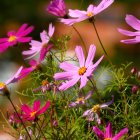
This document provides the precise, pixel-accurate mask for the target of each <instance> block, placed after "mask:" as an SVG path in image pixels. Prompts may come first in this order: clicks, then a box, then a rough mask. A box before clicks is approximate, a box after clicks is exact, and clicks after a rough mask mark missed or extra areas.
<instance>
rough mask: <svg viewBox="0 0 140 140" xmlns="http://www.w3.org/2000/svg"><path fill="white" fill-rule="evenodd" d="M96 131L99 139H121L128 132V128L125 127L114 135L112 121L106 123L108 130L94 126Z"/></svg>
mask: <svg viewBox="0 0 140 140" xmlns="http://www.w3.org/2000/svg"><path fill="white" fill-rule="evenodd" d="M93 131H94V133H95V134H96V135H97V136H98V138H99V140H120V138H121V137H122V136H123V135H125V134H126V133H127V132H128V128H123V129H122V130H121V131H120V132H119V133H118V134H116V135H115V136H113V134H112V125H111V123H110V122H109V123H107V124H106V132H103V131H102V130H100V129H99V128H98V127H96V126H93Z"/></svg>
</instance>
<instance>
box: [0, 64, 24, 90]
mask: <svg viewBox="0 0 140 140" xmlns="http://www.w3.org/2000/svg"><path fill="white" fill-rule="evenodd" d="M22 69H23V67H22V66H21V67H20V68H19V69H18V71H17V72H16V73H15V74H14V75H13V76H12V77H11V78H10V79H8V80H7V81H6V82H0V91H3V90H6V89H7V85H9V84H11V83H15V82H17V81H18V80H19V76H20V73H21V71H22Z"/></svg>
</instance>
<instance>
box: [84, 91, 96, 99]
mask: <svg viewBox="0 0 140 140" xmlns="http://www.w3.org/2000/svg"><path fill="white" fill-rule="evenodd" d="M93 93H94V92H93V91H92V90H91V91H89V92H88V93H87V95H86V96H85V100H87V99H89V98H90V97H91V96H92V95H93Z"/></svg>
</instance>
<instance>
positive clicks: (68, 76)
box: [54, 45, 103, 90]
mask: <svg viewBox="0 0 140 140" xmlns="http://www.w3.org/2000/svg"><path fill="white" fill-rule="evenodd" d="M75 52H76V55H77V57H78V60H79V64H80V66H79V67H78V66H75V65H72V64H70V63H67V62H63V63H61V64H60V66H59V67H60V68H61V69H63V70H64V71H65V72H60V73H56V74H55V75H54V78H55V80H68V81H66V82H64V83H62V84H61V86H60V87H59V90H67V89H68V88H70V87H72V86H73V85H75V84H76V83H77V82H78V81H79V80H80V81H81V84H80V89H81V88H83V87H84V86H85V85H86V83H87V81H88V78H89V77H91V76H92V73H93V71H95V69H96V68H97V66H98V65H99V63H100V62H101V61H102V59H103V56H102V57H101V58H100V59H99V60H98V61H97V62H96V63H95V64H93V62H92V61H93V58H94V56H95V52H96V47H95V46H94V45H90V48H89V53H88V56H87V59H86V61H85V56H84V53H83V49H82V47H81V46H77V47H76V49H75Z"/></svg>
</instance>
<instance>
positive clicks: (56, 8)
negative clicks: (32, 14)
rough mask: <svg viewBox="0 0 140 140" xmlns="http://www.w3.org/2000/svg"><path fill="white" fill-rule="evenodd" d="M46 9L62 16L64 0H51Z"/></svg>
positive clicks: (64, 8)
mask: <svg viewBox="0 0 140 140" xmlns="http://www.w3.org/2000/svg"><path fill="white" fill-rule="evenodd" d="M47 11H48V12H49V13H50V14H53V15H55V16H58V17H64V16H65V15H66V6H65V3H64V0H53V1H51V2H50V4H49V5H48V7H47Z"/></svg>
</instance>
